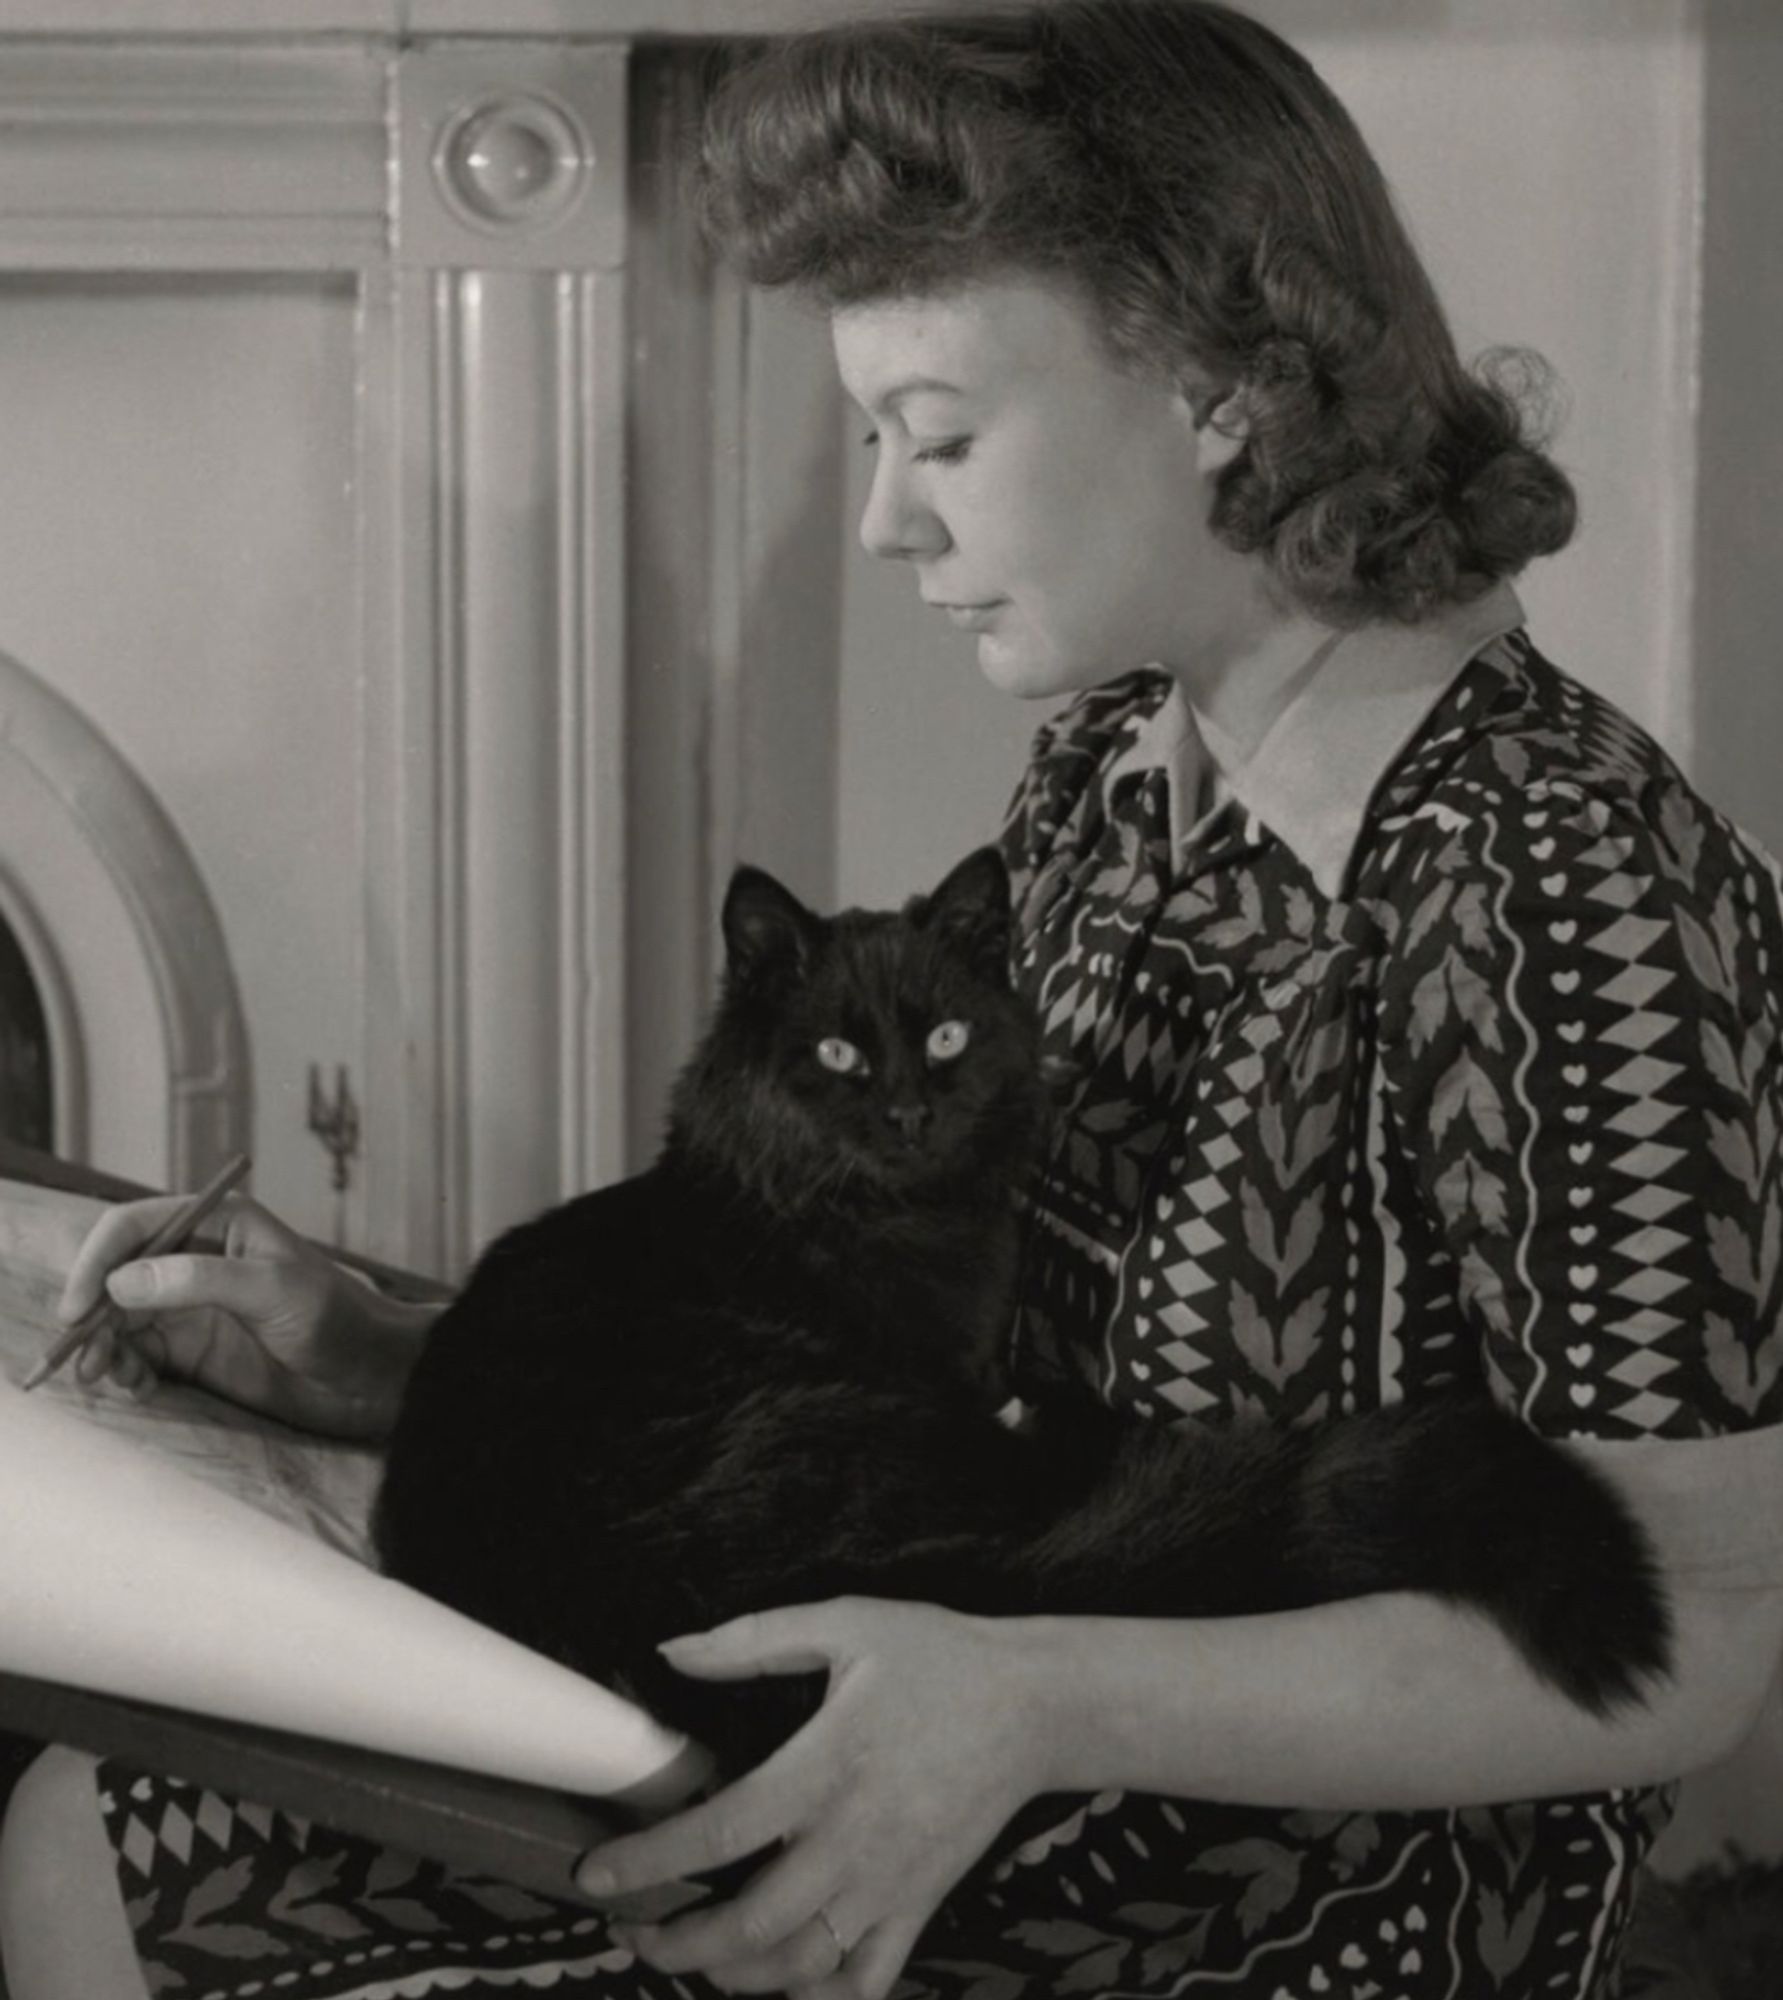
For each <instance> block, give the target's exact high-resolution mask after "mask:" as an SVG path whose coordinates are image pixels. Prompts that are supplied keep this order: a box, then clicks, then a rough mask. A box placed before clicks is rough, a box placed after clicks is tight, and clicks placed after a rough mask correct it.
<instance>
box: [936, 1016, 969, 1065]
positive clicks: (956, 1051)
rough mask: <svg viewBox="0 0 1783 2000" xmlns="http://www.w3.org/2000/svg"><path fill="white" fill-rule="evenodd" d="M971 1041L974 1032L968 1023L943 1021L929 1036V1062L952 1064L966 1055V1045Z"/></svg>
mask: <svg viewBox="0 0 1783 2000" xmlns="http://www.w3.org/2000/svg"><path fill="white" fill-rule="evenodd" d="M971 1039H972V1030H971V1028H970V1026H969V1025H968V1024H967V1023H966V1022H964V1021H943V1022H942V1023H941V1025H940V1027H938V1028H936V1029H934V1030H933V1031H932V1032H931V1033H930V1035H929V1039H928V1057H929V1061H930V1062H937V1063H944V1062H952V1061H953V1059H954V1058H955V1056H958V1055H961V1054H963V1053H964V1051H965V1047H966V1044H967V1043H968V1042H969V1041H970V1040H971Z"/></svg>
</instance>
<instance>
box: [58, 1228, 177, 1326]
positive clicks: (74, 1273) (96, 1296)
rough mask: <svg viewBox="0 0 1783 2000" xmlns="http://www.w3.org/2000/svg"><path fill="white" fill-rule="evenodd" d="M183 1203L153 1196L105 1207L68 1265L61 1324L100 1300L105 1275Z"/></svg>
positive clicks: (78, 1315) (61, 1304) (144, 1240)
mask: <svg viewBox="0 0 1783 2000" xmlns="http://www.w3.org/2000/svg"><path fill="white" fill-rule="evenodd" d="M182 1206H183V1201H182V1198H181V1197H180V1196H179V1195H152V1196H150V1197H149V1198H147V1199H146V1200H143V1201H133V1202H127V1203H126V1204H125V1205H124V1206H123V1207H121V1208H108V1209H107V1210H106V1211H105V1213H104V1214H103V1215H101V1216H100V1218H99V1220H98V1221H97V1222H95V1223H94V1225H93V1227H92V1228H91V1229H90V1230H88V1232H87V1235H86V1239H85V1241H84V1242H83V1243H82V1244H81V1246H80V1248H79V1249H78V1250H77V1251H76V1252H75V1253H74V1262H73V1263H72V1264H70V1265H69V1267H68V1277H67V1279H66V1281H65V1282H64V1284H63V1286H62V1297H61V1300H60V1302H59V1303H58V1305H57V1307H56V1316H57V1317H58V1318H59V1319H60V1320H61V1321H62V1323H63V1325H64V1326H71V1325H72V1324H73V1323H74V1322H75V1321H76V1320H77V1319H79V1318H80V1317H81V1315H82V1314H83V1313H86V1312H89V1311H91V1309H92V1308H93V1307H94V1306H96V1305H97V1304H98V1303H99V1300H100V1297H101V1296H102V1294H103V1293H104V1291H105V1289H106V1285H105V1281H106V1278H107V1276H108V1275H109V1274H110V1273H111V1272H112V1271H114V1270H116V1269H117V1267H118V1266H119V1265H120V1264H126V1263H128V1262H129V1261H130V1259H131V1258H132V1257H134V1256H135V1254H136V1252H137V1251H138V1250H140V1249H141V1248H142V1246H143V1245H144V1244H145V1243H146V1242H147V1241H148V1240H149V1238H150V1237H151V1236H153V1235H154V1233H155V1231H156V1230H157V1229H159V1228H160V1227H161V1225H162V1223H164V1222H166V1221H167V1220H168V1218H169V1217H170V1216H173V1215H176V1214H177V1213H178V1212H179V1210H180V1208H181V1207H182Z"/></svg>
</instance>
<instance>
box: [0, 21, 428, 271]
mask: <svg viewBox="0 0 1783 2000" xmlns="http://www.w3.org/2000/svg"><path fill="white" fill-rule="evenodd" d="M386 66H387V65H386V59H385V57H384V56H383V54H382V53H381V52H380V51H378V50H377V49H375V48H372V47H364V46H360V47H353V46H348V47H339V48H336V47H326V46H317V47H305V48H289V47H271V46H265V47H263V46H248V47H242V48H216V47H199V46H187V45H179V46H163V45H161V44H157V43H152V42H144V43H126V44H122V45H110V44H108V45H102V46H91V47H89V46H86V45H84V44H81V43H73V42H5V41H0V266H10V267H12V268H15V269H32V270H114V271H115V270H143V269H163V270H168V269H177V270H232V271H299V270H314V269H351V268H356V267H358V266H361V265H364V264H366V263H370V262H375V261H377V260H378V259H380V258H381V257H382V256H383V255H384V254H385V251H386V240H387V234H388V230H387V221H386V209H387V195H388V180H389V175H388V169H387V155H386V143H385V100H386V95H387V89H388V84H387V77H386Z"/></svg>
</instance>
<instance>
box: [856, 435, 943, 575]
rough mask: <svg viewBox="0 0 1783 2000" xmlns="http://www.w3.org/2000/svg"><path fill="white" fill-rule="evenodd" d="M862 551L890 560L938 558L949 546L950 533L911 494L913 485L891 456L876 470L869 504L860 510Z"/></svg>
mask: <svg viewBox="0 0 1783 2000" xmlns="http://www.w3.org/2000/svg"><path fill="white" fill-rule="evenodd" d="M860 533H861V547H862V548H864V549H865V550H866V552H867V553H868V555H870V556H884V557H886V558H888V559H896V558H899V557H902V558H903V559H904V560H905V561H907V562H908V561H910V560H911V559H912V558H914V557H917V556H936V555H940V554H942V553H943V552H944V551H945V550H946V548H947V546H948V535H947V529H946V527H945V526H944V525H943V523H942V520H941V517H940V516H939V515H938V514H937V513H936V512H935V510H934V509H933V508H932V507H930V506H928V505H926V504H925V503H924V502H923V500H922V499H921V498H920V496H919V495H917V494H916V493H914V492H912V490H911V486H910V481H909V480H908V478H907V477H906V476H905V474H904V472H903V470H902V468H901V467H900V466H899V465H898V464H897V463H896V461H895V460H894V458H893V457H892V455H891V453H890V452H882V453H881V454H880V457H879V463H878V464H877V465H876V466H875V467H874V469H873V484H872V486H871V487H870V488H869V489H868V491H867V504H866V505H865V506H864V507H863V508H862V509H861V530H860Z"/></svg>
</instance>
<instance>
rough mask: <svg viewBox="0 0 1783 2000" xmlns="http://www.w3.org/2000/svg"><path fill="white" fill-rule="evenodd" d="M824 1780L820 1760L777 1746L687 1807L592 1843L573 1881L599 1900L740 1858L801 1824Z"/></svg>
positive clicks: (769, 1845)
mask: <svg viewBox="0 0 1783 2000" xmlns="http://www.w3.org/2000/svg"><path fill="white" fill-rule="evenodd" d="M793 1741H794V1743H796V1742H798V1741H799V1738H798V1737H795V1738H794V1739H793ZM787 1747H788V1748H790V1747H791V1746H790V1745H789V1746H787ZM827 1783H828V1778H827V1775H826V1774H825V1773H824V1772H823V1770H822V1760H821V1759H819V1758H808V1759H804V1760H794V1759H789V1758H788V1756H787V1752H786V1750H785V1749H782V1750H779V1751H777V1752H776V1753H775V1754H774V1755H773V1756H772V1757H770V1758H769V1759H768V1761H767V1762H766V1763H765V1764H762V1765H759V1766H758V1767H757V1768H756V1769H755V1770H753V1771H750V1772H748V1773H747V1774H746V1775H745V1776H743V1777H741V1778H739V1779H738V1780H737V1781H736V1783H735V1784H733V1785H727V1786H726V1787H725V1789H724V1790H723V1791H721V1792H716V1793H714V1794H713V1796H712V1797H711V1798H709V1799H706V1800H704V1801H702V1803H700V1804H699V1805H697V1806H690V1807H689V1808H688V1809H687V1811H686V1812H680V1813H676V1814H675V1816H674V1817H673V1818H672V1819H665V1820H660V1821H659V1822H658V1823H657V1824H656V1825H655V1826H652V1827H646V1828H645V1829H644V1831H643V1832H642V1833H628V1834H625V1835H623V1836H622V1837H621V1838H620V1839H618V1840H609V1841H608V1842H607V1843H606V1844H605V1845H604V1846H601V1847H597V1848H595V1849H594V1850H593V1851H592V1852H591V1853H590V1854H588V1855H586V1856H585V1857H584V1858H583V1860H582V1863H581V1865H580V1867H578V1869H577V1870H576V1882H577V1885H578V1887H580V1888H581V1889H582V1891H583V1893H584V1894H586V1895H589V1896H592V1897H594V1898H595V1899H596V1900H597V1901H599V1900H601V1899H602V1898H605V1897H609V1896H622V1895H630V1894H632V1893H633V1892H634V1891H636V1890H639V1889H654V1888H658V1887H660V1886H661V1885H662V1884H663V1883H666V1882H679V1881H683V1880H685V1879H686V1877H688V1876H689V1875H704V1874H707V1873H709V1872H710V1871H711V1870H713V1869H715V1868H724V1867H727V1866H728V1865H729V1864H730V1863H731V1862H733V1861H745V1860H747V1859H748V1858H749V1856H750V1855H752V1854H760V1853H761V1852H762V1850H763V1849H764V1848H768V1847H772V1846H774V1845H775V1844H776V1843H777V1842H779V1841H781V1840H783V1839H784V1838H785V1837H786V1836H787V1835H788V1834H789V1833H791V1832H792V1831H793V1830H794V1829H795V1828H797V1827H799V1826H801V1825H803V1824H805V1822H806V1821H807V1819H808V1818H809V1816H810V1814H811V1812H812V1811H813V1809H814V1808H815V1807H816V1805H817V1804H818V1802H819V1800H820V1799H821V1796H822V1791H823V1788H824V1786H825V1785H827Z"/></svg>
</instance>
